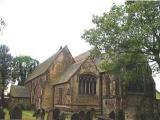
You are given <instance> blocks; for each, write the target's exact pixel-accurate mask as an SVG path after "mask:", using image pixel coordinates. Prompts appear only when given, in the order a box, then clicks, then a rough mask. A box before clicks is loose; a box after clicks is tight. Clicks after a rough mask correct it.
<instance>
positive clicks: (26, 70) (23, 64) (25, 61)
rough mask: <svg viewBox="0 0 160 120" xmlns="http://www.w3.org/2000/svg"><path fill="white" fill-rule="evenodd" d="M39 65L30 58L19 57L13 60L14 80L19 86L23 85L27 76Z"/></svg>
mask: <svg viewBox="0 0 160 120" xmlns="http://www.w3.org/2000/svg"><path fill="white" fill-rule="evenodd" d="M38 65H39V62H38V61H37V60H35V59H33V58H31V57H30V56H19V57H15V58H14V59H13V64H12V67H13V73H12V77H13V78H14V80H18V82H19V83H18V84H19V85H24V82H25V80H26V79H27V77H28V75H29V74H30V73H31V72H32V71H33V70H34V69H35V68H36V67H37V66H38Z"/></svg>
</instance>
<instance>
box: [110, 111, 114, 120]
mask: <svg viewBox="0 0 160 120" xmlns="http://www.w3.org/2000/svg"><path fill="white" fill-rule="evenodd" d="M109 118H111V119H113V120H115V113H114V111H112V112H111V113H110V114H109Z"/></svg>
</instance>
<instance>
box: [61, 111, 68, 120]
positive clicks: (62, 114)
mask: <svg viewBox="0 0 160 120" xmlns="http://www.w3.org/2000/svg"><path fill="white" fill-rule="evenodd" d="M65 118H66V116H65V114H64V112H61V113H60V116H59V120H65Z"/></svg>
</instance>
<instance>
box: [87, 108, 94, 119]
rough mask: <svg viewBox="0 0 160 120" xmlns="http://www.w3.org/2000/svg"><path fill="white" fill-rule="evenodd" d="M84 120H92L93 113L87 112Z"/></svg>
mask: <svg viewBox="0 0 160 120" xmlns="http://www.w3.org/2000/svg"><path fill="white" fill-rule="evenodd" d="M85 120H93V111H92V110H88V111H87V113H86V116H85Z"/></svg>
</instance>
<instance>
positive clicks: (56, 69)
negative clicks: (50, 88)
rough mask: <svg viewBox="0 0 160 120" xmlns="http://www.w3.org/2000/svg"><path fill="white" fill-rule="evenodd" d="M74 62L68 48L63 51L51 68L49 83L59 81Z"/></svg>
mask: <svg viewBox="0 0 160 120" xmlns="http://www.w3.org/2000/svg"><path fill="white" fill-rule="evenodd" d="M74 62H75V61H74V59H73V57H72V55H71V54H70V52H69V50H68V48H66V49H65V50H63V51H62V52H61V53H60V54H59V55H58V57H57V58H56V60H54V63H53V64H52V65H51V66H50V68H49V80H50V81H49V82H52V81H53V80H55V79H57V78H58V77H59V76H60V75H61V74H62V73H63V72H64V71H65V70H66V69H67V67H68V66H69V65H71V64H73V63H74Z"/></svg>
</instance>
